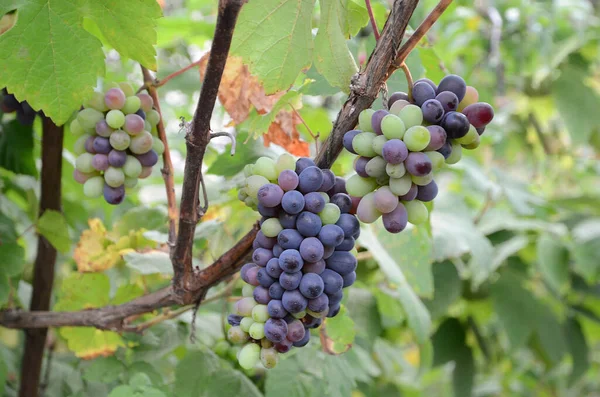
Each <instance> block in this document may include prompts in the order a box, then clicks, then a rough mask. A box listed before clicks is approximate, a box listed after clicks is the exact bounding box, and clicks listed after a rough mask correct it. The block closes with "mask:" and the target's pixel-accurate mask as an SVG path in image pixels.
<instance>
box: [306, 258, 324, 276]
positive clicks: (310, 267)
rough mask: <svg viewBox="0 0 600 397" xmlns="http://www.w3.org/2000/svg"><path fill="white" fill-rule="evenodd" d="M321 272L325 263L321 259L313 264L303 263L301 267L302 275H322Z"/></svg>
mask: <svg viewBox="0 0 600 397" xmlns="http://www.w3.org/2000/svg"><path fill="white" fill-rule="evenodd" d="M323 270H325V261H324V260H323V259H321V260H320V261H317V262H314V263H310V262H305V263H304V266H303V267H302V273H305V274H306V273H316V274H321V273H323Z"/></svg>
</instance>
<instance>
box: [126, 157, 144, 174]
mask: <svg viewBox="0 0 600 397" xmlns="http://www.w3.org/2000/svg"><path fill="white" fill-rule="evenodd" d="M123 172H124V173H125V175H127V176H128V177H130V178H137V177H139V176H140V174H141V173H142V163H140V161H139V160H138V159H136V158H135V157H133V156H127V160H125V164H124V165H123Z"/></svg>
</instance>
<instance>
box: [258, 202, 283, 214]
mask: <svg viewBox="0 0 600 397" xmlns="http://www.w3.org/2000/svg"><path fill="white" fill-rule="evenodd" d="M256 208H257V210H258V213H259V214H260V215H262V216H266V217H267V218H276V217H277V216H279V213H280V212H281V207H280V206H277V207H265V206H264V205H262V204H261V203H258V205H257V206H256Z"/></svg>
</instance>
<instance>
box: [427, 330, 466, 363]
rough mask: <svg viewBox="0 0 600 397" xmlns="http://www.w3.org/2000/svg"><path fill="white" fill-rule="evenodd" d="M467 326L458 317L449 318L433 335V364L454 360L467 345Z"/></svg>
mask: <svg viewBox="0 0 600 397" xmlns="http://www.w3.org/2000/svg"><path fill="white" fill-rule="evenodd" d="M465 339H466V333H465V328H464V327H463V325H462V324H461V323H460V321H459V320H457V319H456V318H448V319H446V320H444V322H443V323H441V324H440V326H439V327H438V329H437V330H436V331H435V333H434V334H433V335H432V336H431V341H432V344H433V365H434V366H436V367H437V366H440V365H444V364H446V363H448V362H450V361H454V360H455V359H456V357H457V356H458V355H459V352H460V349H462V348H463V347H464V346H465Z"/></svg>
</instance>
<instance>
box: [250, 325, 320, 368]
mask: <svg viewBox="0 0 600 397" xmlns="http://www.w3.org/2000/svg"><path fill="white" fill-rule="evenodd" d="M306 332H308V331H306ZM260 362H261V363H262V365H264V366H265V368H267V369H271V368H275V366H277V363H278V362H279V353H278V352H277V350H275V349H274V348H266V349H265V348H264V347H263V348H262V349H261V351H260Z"/></svg>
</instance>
